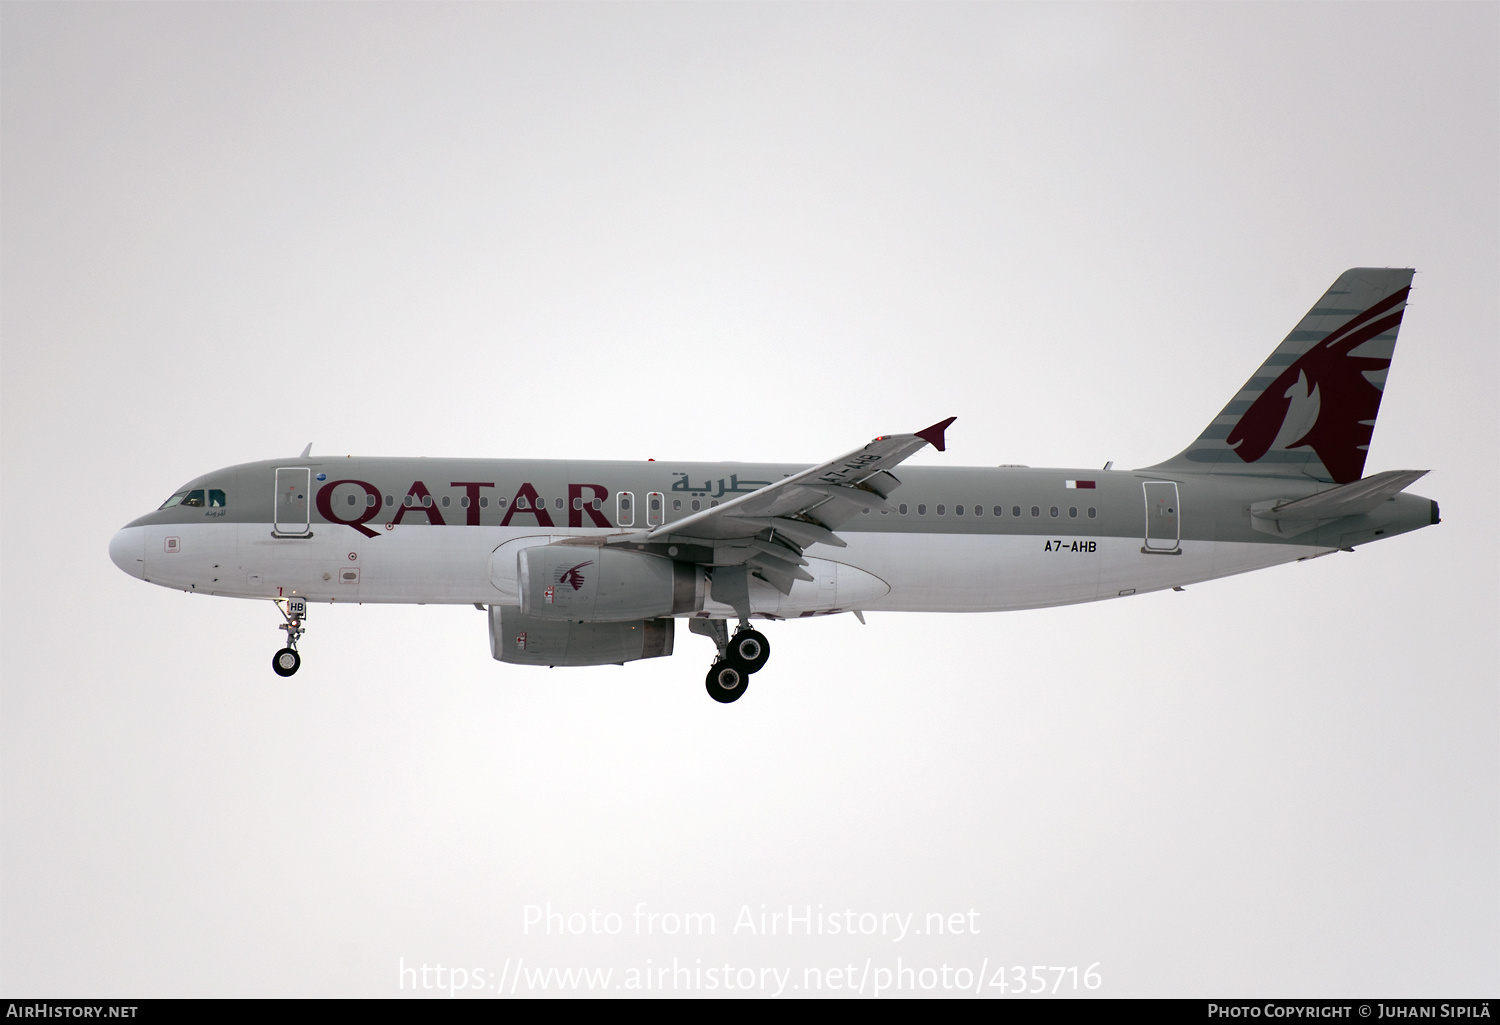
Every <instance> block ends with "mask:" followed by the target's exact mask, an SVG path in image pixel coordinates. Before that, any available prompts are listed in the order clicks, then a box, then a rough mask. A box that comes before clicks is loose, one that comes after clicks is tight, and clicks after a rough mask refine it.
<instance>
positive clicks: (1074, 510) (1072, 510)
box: [1068, 505, 1078, 520]
mask: <svg viewBox="0 0 1500 1025" xmlns="http://www.w3.org/2000/svg"><path fill="white" fill-rule="evenodd" d="M1068 515H1069V516H1071V517H1073V519H1075V520H1076V519H1078V506H1076V505H1072V506H1069V507H1068Z"/></svg>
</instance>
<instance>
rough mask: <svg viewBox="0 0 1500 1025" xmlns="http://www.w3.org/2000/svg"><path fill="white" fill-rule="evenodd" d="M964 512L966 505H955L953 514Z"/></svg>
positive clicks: (958, 514)
mask: <svg viewBox="0 0 1500 1025" xmlns="http://www.w3.org/2000/svg"><path fill="white" fill-rule="evenodd" d="M963 514H964V507H963V506H961V505H955V506H954V507H953V515H955V516H962V515H963Z"/></svg>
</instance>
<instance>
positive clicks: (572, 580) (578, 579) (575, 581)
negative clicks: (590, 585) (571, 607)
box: [557, 559, 594, 591]
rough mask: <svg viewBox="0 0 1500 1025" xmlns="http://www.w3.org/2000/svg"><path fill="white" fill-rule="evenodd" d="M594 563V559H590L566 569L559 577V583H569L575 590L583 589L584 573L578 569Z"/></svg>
mask: <svg viewBox="0 0 1500 1025" xmlns="http://www.w3.org/2000/svg"><path fill="white" fill-rule="evenodd" d="M593 564H594V560H593V559H590V560H589V561H588V562H580V563H579V564H578V565H576V566H574V567H573V568H572V569H565V570H563V574H562V576H560V577H558V578H557V582H558V583H559V584H567V585H568V586H569V587H571V588H572V589H573V590H575V591H578V590H581V589H582V588H583V574H582V573H580V572H578V571H579V570H581V569H583V567H585V566H592V565H593Z"/></svg>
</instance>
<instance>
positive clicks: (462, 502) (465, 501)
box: [458, 495, 469, 509]
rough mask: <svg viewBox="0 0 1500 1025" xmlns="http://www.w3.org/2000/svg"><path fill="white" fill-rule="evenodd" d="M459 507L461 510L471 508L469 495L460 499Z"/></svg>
mask: <svg viewBox="0 0 1500 1025" xmlns="http://www.w3.org/2000/svg"><path fill="white" fill-rule="evenodd" d="M458 507H459V508H460V509H467V508H468V507H469V496H468V495H464V496H463V497H462V498H460V499H459V500H458Z"/></svg>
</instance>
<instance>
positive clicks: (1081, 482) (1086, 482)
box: [1063, 480, 1094, 488]
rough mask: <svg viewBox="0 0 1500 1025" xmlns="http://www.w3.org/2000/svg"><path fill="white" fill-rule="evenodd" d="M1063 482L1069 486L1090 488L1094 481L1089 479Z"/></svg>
mask: <svg viewBox="0 0 1500 1025" xmlns="http://www.w3.org/2000/svg"><path fill="white" fill-rule="evenodd" d="M1063 484H1064V485H1066V486H1067V487H1070V488H1091V487H1093V486H1094V482H1093V481H1091V480H1065V481H1063Z"/></svg>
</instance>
